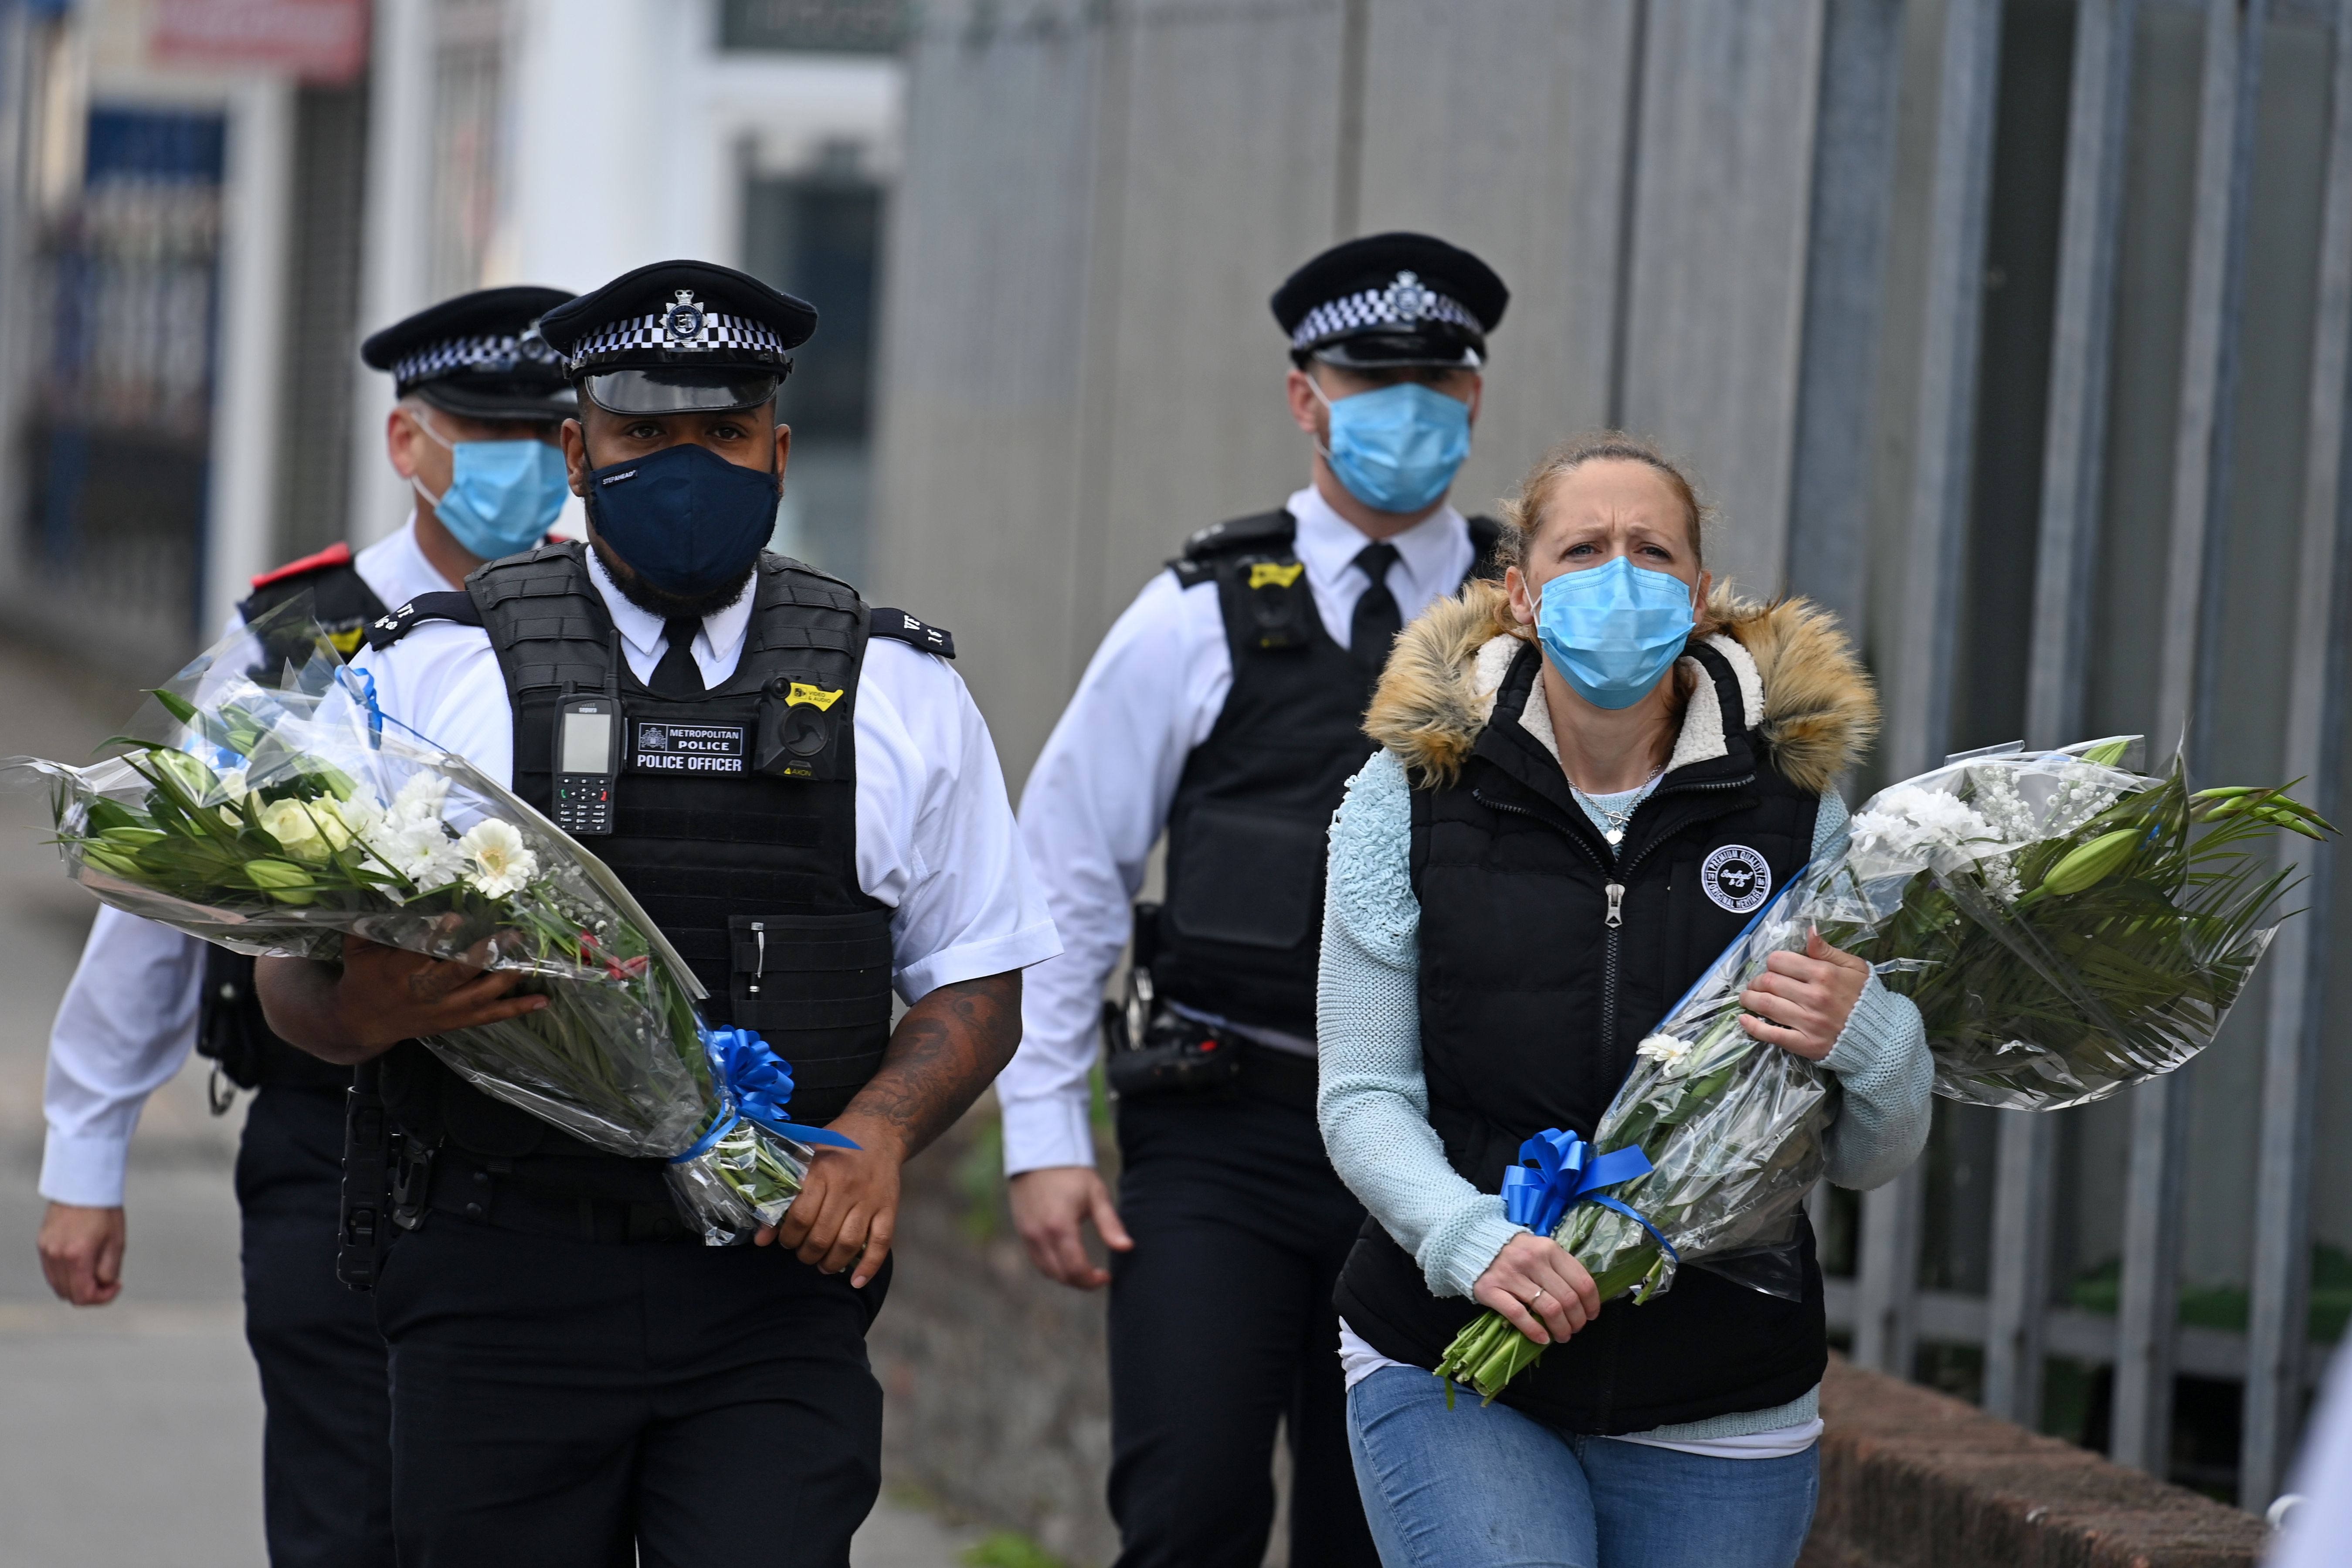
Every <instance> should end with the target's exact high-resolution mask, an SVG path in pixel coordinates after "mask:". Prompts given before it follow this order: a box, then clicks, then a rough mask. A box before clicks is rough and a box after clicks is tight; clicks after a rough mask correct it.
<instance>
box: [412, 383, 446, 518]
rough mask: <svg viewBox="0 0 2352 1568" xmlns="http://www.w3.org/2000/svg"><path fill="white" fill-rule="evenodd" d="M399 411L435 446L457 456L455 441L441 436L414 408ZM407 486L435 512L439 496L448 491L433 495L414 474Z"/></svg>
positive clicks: (438, 509)
mask: <svg viewBox="0 0 2352 1568" xmlns="http://www.w3.org/2000/svg"><path fill="white" fill-rule="evenodd" d="M401 412H402V413H403V414H404V415H406V416H408V422H409V423H410V424H411V425H414V426H416V427H417V428H418V429H419V430H422V431H423V432H425V439H427V440H429V441H431V442H432V443H433V444H434V445H435V446H436V447H440V448H441V449H442V450H443V451H445V452H446V453H448V454H449V455H450V457H451V458H453V459H454V458H456V457H457V445H456V443H454V442H452V441H449V440H447V439H446V438H445V437H443V436H442V434H441V432H440V431H438V430H436V429H435V428H433V426H432V423H431V422H430V421H429V420H426V419H425V418H424V417H423V416H421V415H420V414H419V413H418V411H417V410H415V409H414V408H403V409H402V410H401ZM408 488H409V489H413V490H415V492H416V493H417V495H418V496H419V497H420V498H422V499H423V500H424V502H425V505H426V506H429V507H431V508H432V509H433V510H434V511H435V512H436V513H437V512H439V511H440V510H441V497H442V496H446V495H447V494H448V493H449V492H448V491H447V490H443V491H442V492H441V495H438V496H436V495H435V494H434V493H433V492H432V491H431V490H428V489H425V481H424V480H423V479H418V478H417V477H416V476H415V474H411V475H409V476H408Z"/></svg>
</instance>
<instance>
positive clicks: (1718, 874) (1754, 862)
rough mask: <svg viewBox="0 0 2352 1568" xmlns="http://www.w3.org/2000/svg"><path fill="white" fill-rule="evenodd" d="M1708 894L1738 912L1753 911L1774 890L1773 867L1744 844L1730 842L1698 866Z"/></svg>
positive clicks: (1747, 912)
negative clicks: (1702, 864) (1704, 863)
mask: <svg viewBox="0 0 2352 1568" xmlns="http://www.w3.org/2000/svg"><path fill="white" fill-rule="evenodd" d="M1698 879H1699V885H1700V886H1702V887H1704V888H1705V889H1706V896H1707V897H1708V898H1710V899H1713V900H1715V901H1716V903H1717V905H1719V906H1720V907H1722V908H1724V909H1727V910H1730V911H1731V912H1732V913H1733V914H1735V915H1745V914H1753V913H1754V912H1755V911H1756V910H1759V909H1760V908H1761V907H1762V906H1763V903H1764V895H1766V894H1767V893H1769V892H1770V891H1771V890H1772V868H1771V866H1770V865H1769V863H1768V862H1767V861H1766V860H1765V858H1764V857H1763V856H1761V855H1759V854H1758V853H1756V851H1755V850H1753V849H1750V848H1749V847H1748V846H1746V845H1745V844H1727V845H1725V846H1724V847H1722V848H1720V849H1718V850H1717V851H1716V852H1715V853H1714V854H1712V855H1710V856H1708V857H1707V858H1706V865H1704V866H1702V867H1700V868H1699V878H1698Z"/></svg>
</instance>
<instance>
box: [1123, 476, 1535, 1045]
mask: <svg viewBox="0 0 2352 1568" xmlns="http://www.w3.org/2000/svg"><path fill="white" fill-rule="evenodd" d="M1469 523H1470V539H1471V543H1472V545H1473V546H1474V548H1475V554H1474V556H1473V557H1472V562H1471V568H1470V573H1471V575H1473V576H1475V575H1478V574H1480V573H1481V572H1482V571H1484V570H1486V569H1487V568H1488V567H1489V565H1490V563H1491V562H1492V559H1493V554H1494V545H1495V540H1496V534H1497V531H1498V530H1497V528H1496V524H1495V522H1494V521H1492V520H1491V519H1488V518H1483V517H1478V518H1472V519H1470V520H1469ZM1296 532H1297V523H1296V521H1294V520H1293V519H1292V517H1291V515H1290V513H1288V512H1287V511H1270V512H1265V513H1261V514H1260V515H1258V516H1255V517H1245V518H1238V519H1235V520H1234V521H1231V522H1222V523H1218V524H1216V525H1215V526H1213V527H1211V528H1206V529H1202V531H1200V532H1198V533H1196V534H1194V535H1192V538H1191V539H1189V540H1187V541H1186V542H1185V546H1184V553H1183V555H1182V556H1181V557H1180V558H1179V559H1177V560H1175V561H1171V562H1170V563H1168V564H1169V569H1170V570H1171V571H1172V572H1174V573H1175V574H1176V577H1177V580H1178V581H1179V582H1181V583H1182V584H1184V585H1185V586H1186V587H1188V588H1189V587H1192V585H1194V584H1198V583H1203V582H1212V581H1213V582H1214V583H1215V584H1216V585H1217V596H1218V602H1219V605H1220V607H1221V609H1222V610H1223V616H1224V623H1225V642H1226V646H1227V647H1228V649H1229V650H1230V651H1231V653H1232V656H1233V664H1234V684H1233V689H1232V690H1231V691H1230V692H1228V693H1227V695H1226V697H1225V705H1224V708H1223V711H1221V712H1220V713H1219V714H1218V715H1217V722H1216V724H1215V726H1214V727H1213V729H1211V730H1210V731H1209V735H1208V738H1207V739H1206V740H1204V741H1202V742H1201V743H1200V744H1199V745H1198V746H1196V747H1194V748H1193V750H1192V755H1191V756H1189V757H1187V758H1186V759H1185V762H1184V772H1183V774H1182V776H1181V779H1180V780H1179V781H1178V783H1177V785H1176V798H1175V800H1174V801H1173V802H1172V803H1171V806H1170V808H1169V813H1168V894H1167V898H1166V900H1164V901H1163V902H1162V904H1161V906H1160V945H1159V956H1158V957H1157V958H1156V959H1155V960H1154V961H1153V963H1152V978H1153V980H1154V981H1155V982H1156V983H1157V984H1158V985H1159V987H1160V993H1161V994H1163V995H1166V996H1168V997H1170V998H1171V999H1172V1000H1175V1001H1178V1002H1181V1003H1183V1004H1184V1005H1187V1006H1189V1007H1194V1008H1197V1009H1199V1010H1201V1011H1202V1012H1205V1013H1212V1014H1214V1015H1216V1016H1220V1017H1224V1018H1230V1019H1232V1020H1233V1021H1234V1022H1235V1023H1237V1024H1251V1025H1257V1026H1262V1027H1266V1028H1274V1029H1281V1030H1284V1031H1286V1032H1287V1033H1290V1034H1294V1035H1300V1036H1305V1037H1309V1038H1311V1037H1313V1036H1314V1034H1315V974H1316V967H1317V964H1318V960H1319V957H1320V953H1321V948H1322V931H1323V852H1324V845H1323V836H1324V832H1325V829H1326V828H1328V826H1329V825H1330V821H1331V814H1332V813H1333V812H1334V811H1336V810H1338V809H1339V801H1340V799H1341V797H1342V796H1343V795H1345V794H1346V793H1347V784H1348V780H1349V778H1350V777H1352V776H1353V775H1354V774H1355V773H1356V770H1357V769H1359V768H1360V767H1362V766H1363V765H1364V759H1365V758H1367V757H1369V756H1370V755H1371V754H1372V742H1371V741H1370V739H1369V738H1368V737H1366V735H1365V734H1364V731H1363V723H1364V710H1365V709H1366V708H1367V707H1368V706H1370V702H1371V697H1372V689H1373V687H1374V685H1375V684H1376V683H1377V682H1378V679H1379V674H1378V671H1376V670H1370V669H1367V668H1364V667H1363V666H1362V665H1360V664H1359V663H1358V662H1357V661H1356V659H1355V657H1354V656H1353V655H1352V654H1351V653H1350V652H1349V650H1348V649H1346V648H1343V647H1340V646H1339V644H1338V643H1336V642H1334V641H1333V640H1332V639H1331V637H1330V636H1329V635H1328V633H1327V632H1326V631H1325V630H1324V628H1323V621H1322V617H1321V616H1318V615H1317V613H1316V610H1315V594H1314V590H1313V589H1311V588H1310V587H1308V585H1307V576H1306V571H1305V568H1304V567H1303V566H1302V565H1301V563H1300V562H1299V560H1298V556H1297V552H1296V551H1295V550H1293V548H1292V541H1293V538H1294V537H1295V534H1296Z"/></svg>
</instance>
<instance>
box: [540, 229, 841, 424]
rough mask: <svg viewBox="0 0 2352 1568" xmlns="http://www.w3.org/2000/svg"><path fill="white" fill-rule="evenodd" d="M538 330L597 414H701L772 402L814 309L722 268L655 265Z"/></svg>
mask: <svg viewBox="0 0 2352 1568" xmlns="http://www.w3.org/2000/svg"><path fill="white" fill-rule="evenodd" d="M540 331H541V332H542V333H544V334H545V335H546V338H547V342H548V345H549V346H550V347H551V348H552V349H554V350H555V352H556V353H559V354H561V355H562V356H563V368H564V370H565V372H566V373H567V374H570V375H571V376H572V379H573V380H574V381H575V382H577V383H578V384H580V386H581V389H582V390H583V392H585V393H586V394H587V395H588V396H589V397H590V398H591V399H593V401H594V402H595V403H596V405H598V406H599V407H602V408H606V409H610V410H611V411H612V412H614V413H615V414H675V413H681V412H686V411H689V410H692V411H699V412H706V413H708V412H716V411H719V410H724V409H730V408H755V407H758V406H759V405H761V404H763V403H765V402H767V401H768V399H769V398H771V397H772V396H774V395H775V391H776V387H777V384H779V383H781V382H782V380H783V379H784V377H786V376H787V375H790V374H792V369H793V356H792V351H793V349H796V348H798V347H799V346H800V345H801V344H803V343H804V342H808V340H809V336H810V334H811V333H813V332H814V331H816V308H815V307H814V306H813V305H811V304H809V303H808V301H806V300H796V299H794V298H793V296H791V295H790V294H787V293H784V292H783V291H782V290H781V289H771V288H770V287H768V285H766V284H765V283H762V282H761V281H760V280H759V279H757V278H754V277H752V276H751V275H750V274H749V273H744V272H738V271H736V270H735V269H734V268H731V267H719V266H714V265H713V264H711V263H710V262H708V261H656V262H655V263H654V264H653V265H652V266H650V267H640V268H637V269H636V270H635V271H634V272H625V273H623V274H622V275H621V276H620V277H618V278H615V279H613V280H612V281H611V282H610V283H607V284H605V285H604V287H603V288H601V289H592V290H590V291H589V292H588V293H585V294H583V295H581V296H580V298H578V299H577V300H572V302H571V303H570V304H568V305H565V306H563V307H562V308H561V309H560V310H550V311H549V312H548V313H547V315H546V317H545V319H544V320H542V321H541V322H540Z"/></svg>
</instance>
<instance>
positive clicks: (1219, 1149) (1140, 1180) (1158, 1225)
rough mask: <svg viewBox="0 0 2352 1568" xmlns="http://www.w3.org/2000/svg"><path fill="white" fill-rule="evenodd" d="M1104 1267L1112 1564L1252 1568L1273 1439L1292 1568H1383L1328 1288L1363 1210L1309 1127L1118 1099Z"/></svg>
mask: <svg viewBox="0 0 2352 1568" xmlns="http://www.w3.org/2000/svg"><path fill="white" fill-rule="evenodd" d="M1118 1138H1119V1152H1120V1156H1121V1159H1122V1162H1123V1163H1122V1168H1121V1174H1120V1177H1119V1213H1120V1217H1121V1218H1123V1219H1124V1220H1125V1221H1126V1223H1127V1228H1128V1231H1129V1234H1130V1235H1132V1236H1133V1237H1134V1238H1135V1249H1134V1250H1133V1251H1132V1252H1128V1253H1115V1254H1113V1255H1112V1258H1111V1287H1110V1409H1111V1417H1110V1419H1111V1469H1110V1510H1111V1514H1112V1517H1113V1518H1115V1519H1116V1520H1117V1521H1118V1532H1119V1542H1120V1551H1119V1556H1118V1568H1178V1565H1181V1568H1258V1564H1259V1563H1261V1562H1262V1561H1263V1560H1264V1559H1265V1548H1266V1540H1267V1536H1268V1534H1269V1532H1270V1531H1271V1530H1272V1528H1273V1522H1274V1476H1273V1460H1274V1435H1275V1428H1276V1423H1277V1422H1283V1423H1286V1426H1287V1430H1288V1435H1289V1444H1290V1455H1291V1476H1292V1483H1291V1519H1290V1562H1291V1568H1358V1565H1360V1568H1378V1565H1379V1563H1380V1556H1379V1553H1378V1552H1375V1551H1374V1550H1373V1547H1372V1541H1371V1536H1370V1532H1369V1531H1367V1530H1366V1528H1365V1526H1364V1511H1363V1504H1362V1502H1361V1500H1360V1499H1359V1498H1358V1495H1357V1492H1356V1477H1355V1471H1354V1468H1353V1466H1352V1464H1351V1462H1350V1461H1349V1457H1348V1426H1347V1401H1346V1395H1345V1393H1344V1391H1343V1389H1342V1386H1341V1384H1340V1378H1339V1314H1338V1312H1337V1311H1336V1310H1334V1309H1333V1307H1332V1305H1331V1289H1332V1286H1333V1285H1334V1283H1335V1282H1336V1281H1337V1280H1338V1279H1339V1267H1340V1265H1341V1264H1342V1263H1343V1262H1345V1261H1346V1259H1347V1256H1348V1249H1349V1247H1351V1246H1352V1245H1353V1244H1354V1242H1355V1237H1356V1229H1357V1227H1358V1226H1360V1225H1361V1224H1362V1223H1363V1218H1364V1211H1363V1209H1362V1207H1361V1206H1360V1205H1358V1204H1357V1202H1356V1200H1355V1197H1354V1195H1353V1194H1350V1193H1349V1191H1348V1190H1347V1189H1346V1188H1345V1187H1343V1186H1341V1185H1340V1184H1339V1177H1338V1176H1337V1175H1335V1174H1333V1173H1332V1170H1331V1164H1330V1162H1329V1160H1328V1158H1326V1156H1325V1154H1324V1152H1323V1141H1322V1138H1321V1137H1320V1135H1319V1134H1318V1132H1317V1131H1316V1129H1315V1120H1314V1118H1313V1117H1312V1116H1311V1115H1309V1114H1308V1113H1307V1112H1306V1111H1304V1110H1294V1109H1292V1108H1290V1107H1288V1106H1282V1105H1276V1104H1273V1103H1271V1102H1270V1101H1265V1100H1242V1101H1239V1102H1225V1101H1213V1100H1151V1101H1139V1100H1123V1101H1121V1102H1120V1105H1119V1110H1118Z"/></svg>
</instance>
